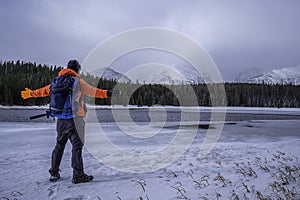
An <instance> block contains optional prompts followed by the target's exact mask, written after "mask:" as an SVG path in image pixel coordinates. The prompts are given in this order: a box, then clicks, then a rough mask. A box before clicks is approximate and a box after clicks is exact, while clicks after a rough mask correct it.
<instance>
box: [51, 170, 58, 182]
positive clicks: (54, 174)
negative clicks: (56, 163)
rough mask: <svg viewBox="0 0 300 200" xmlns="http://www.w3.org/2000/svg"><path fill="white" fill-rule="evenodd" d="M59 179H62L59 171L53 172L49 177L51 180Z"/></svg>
mask: <svg viewBox="0 0 300 200" xmlns="http://www.w3.org/2000/svg"><path fill="white" fill-rule="evenodd" d="M58 179H60V174H59V172H56V173H55V172H53V173H52V174H51V176H50V178H49V181H50V182H56V181H57V180H58Z"/></svg>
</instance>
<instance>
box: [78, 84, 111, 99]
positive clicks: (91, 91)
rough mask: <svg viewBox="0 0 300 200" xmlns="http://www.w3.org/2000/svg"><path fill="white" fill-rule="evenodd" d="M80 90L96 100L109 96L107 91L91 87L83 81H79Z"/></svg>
mask: <svg viewBox="0 0 300 200" xmlns="http://www.w3.org/2000/svg"><path fill="white" fill-rule="evenodd" d="M80 89H81V92H82V93H83V94H84V95H86V96H90V97H96V98H107V97H109V96H111V95H110V94H109V90H102V89H99V88H96V87H93V86H91V85H89V84H88V83H87V82H85V81H84V80H83V79H80Z"/></svg>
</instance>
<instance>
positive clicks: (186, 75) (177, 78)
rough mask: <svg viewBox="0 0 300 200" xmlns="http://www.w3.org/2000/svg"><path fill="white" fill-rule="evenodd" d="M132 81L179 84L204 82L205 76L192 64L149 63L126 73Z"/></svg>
mask: <svg viewBox="0 0 300 200" xmlns="http://www.w3.org/2000/svg"><path fill="white" fill-rule="evenodd" d="M126 76H128V77H129V78H130V79H131V80H132V82H136V81H138V82H139V83H146V84H149V83H151V84H166V85H172V84H175V85H179V84H189V83H203V82H204V77H203V76H202V75H201V74H199V72H198V71H197V70H195V69H194V68H193V67H191V66H175V65H173V66H166V65H159V64H153V65H151V64H150V65H147V66H144V67H141V68H139V69H135V70H132V71H131V72H130V73H128V74H126Z"/></svg>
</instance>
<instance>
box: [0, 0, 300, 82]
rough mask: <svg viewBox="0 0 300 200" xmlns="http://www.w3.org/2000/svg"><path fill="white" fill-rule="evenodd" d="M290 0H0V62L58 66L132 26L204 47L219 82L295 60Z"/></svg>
mask: <svg viewBox="0 0 300 200" xmlns="http://www.w3.org/2000/svg"><path fill="white" fill-rule="evenodd" d="M299 19H300V1H297V0H286V1H283V0H264V1H261V0H251V1H250V0H248V1H239V0H227V1H225V0H223V1H216V0H209V1H208V0H200V1H196V0H189V1H180V0H175V1H171V0H167V1H158V0H155V1H140V0H135V1H133V0H128V1H122V0H111V1H96V0H91V1H84V0H78V1H71V0H67V1H58V0H54V1H46V0H27V1H17V0H11V1H1V6H0V25H1V33H0V43H1V45H0V55H1V57H0V59H2V60H10V59H13V60H16V59H21V60H27V61H35V62H38V63H47V64H58V65H64V64H65V63H66V62H67V60H68V59H70V58H77V59H79V60H80V61H83V59H84V58H85V56H86V55H87V54H88V52H89V51H91V50H92V49H93V48H94V47H95V46H96V45H97V44H99V43H100V42H102V41H103V40H105V39H106V38H108V37H110V36H112V35H114V34H117V33H119V32H121V31H125V30H128V29H132V28H139V27H146V26H155V27H164V28H170V29H174V30H177V31H180V32H182V33H184V34H186V35H188V36H190V37H192V38H193V39H194V40H196V41H198V42H199V43H200V44H201V45H202V46H204V47H205V48H206V50H207V51H208V52H209V54H210V55H211V57H212V58H213V59H214V61H215V62H216V64H217V65H218V67H219V69H220V71H221V73H222V75H223V76H224V79H225V80H233V78H234V75H236V74H237V73H238V72H240V71H241V70H243V69H245V68H249V67H258V68H276V67H284V66H295V65H297V64H299V63H300V39H299V35H300V21H299Z"/></svg>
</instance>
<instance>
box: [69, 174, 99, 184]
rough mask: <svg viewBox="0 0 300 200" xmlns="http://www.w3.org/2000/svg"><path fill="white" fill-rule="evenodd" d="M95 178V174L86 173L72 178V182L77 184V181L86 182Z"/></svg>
mask: <svg viewBox="0 0 300 200" xmlns="http://www.w3.org/2000/svg"><path fill="white" fill-rule="evenodd" d="M93 179H94V177H93V176H89V175H86V174H83V175H82V176H81V177H74V178H73V179H72V183H74V184H77V183H86V182H90V181H92V180H93Z"/></svg>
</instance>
